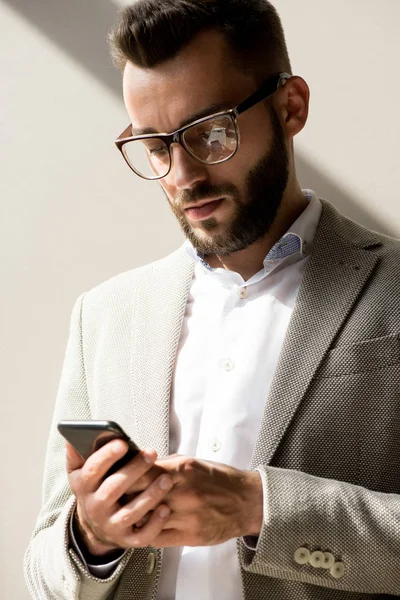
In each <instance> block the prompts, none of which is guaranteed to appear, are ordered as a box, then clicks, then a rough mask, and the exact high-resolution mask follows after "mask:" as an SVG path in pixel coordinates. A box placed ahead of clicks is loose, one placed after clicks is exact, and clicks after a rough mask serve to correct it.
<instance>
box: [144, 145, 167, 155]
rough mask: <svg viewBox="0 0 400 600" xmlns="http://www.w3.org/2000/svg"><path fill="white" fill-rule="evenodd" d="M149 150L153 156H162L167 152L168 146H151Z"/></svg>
mask: <svg viewBox="0 0 400 600" xmlns="http://www.w3.org/2000/svg"><path fill="white" fill-rule="evenodd" d="M148 150H149V152H150V154H151V155H152V156H162V155H163V154H166V152H167V148H166V147H165V146H160V147H159V148H149V149H148Z"/></svg>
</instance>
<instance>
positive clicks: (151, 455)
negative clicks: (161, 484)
mask: <svg viewBox="0 0 400 600" xmlns="http://www.w3.org/2000/svg"><path fill="white" fill-rule="evenodd" d="M156 458H157V453H156V452H155V450H144V451H143V450H142V451H141V452H140V453H139V454H138V455H137V456H135V458H133V459H132V460H131V461H130V462H129V463H128V464H127V465H125V466H124V467H122V468H121V469H119V470H118V471H116V473H113V474H112V475H110V476H109V477H107V478H106V479H105V480H104V481H103V482H102V484H101V485H100V487H99V489H98V496H99V499H100V500H101V501H103V502H106V503H107V504H109V505H111V504H115V503H117V502H118V501H119V500H120V499H121V498H122V497H123V498H124V500H123V502H122V504H123V505H124V506H125V505H127V504H129V502H128V500H129V496H132V494H130V490H131V488H132V487H133V486H134V482H135V481H136V480H138V479H141V478H143V476H144V474H145V473H147V472H148V471H149V470H150V469H151V468H152V465H153V463H154V461H155V460H156ZM158 472H159V470H157V471H156V472H155V474H153V476H152V477H149V481H150V485H151V483H152V482H153V480H154V479H155V477H156V476H157V473H158ZM147 487H149V486H147ZM146 489H147V488H146ZM140 491H143V490H140ZM128 492H129V493H128ZM136 497H137V494H135V498H136Z"/></svg>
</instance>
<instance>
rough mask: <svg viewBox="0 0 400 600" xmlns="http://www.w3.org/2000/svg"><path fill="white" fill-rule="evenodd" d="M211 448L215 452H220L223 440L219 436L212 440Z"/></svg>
mask: <svg viewBox="0 0 400 600" xmlns="http://www.w3.org/2000/svg"><path fill="white" fill-rule="evenodd" d="M210 448H211V450H212V451H213V452H218V450H219V449H220V448H221V442H220V441H219V440H218V439H217V438H214V439H212V440H210Z"/></svg>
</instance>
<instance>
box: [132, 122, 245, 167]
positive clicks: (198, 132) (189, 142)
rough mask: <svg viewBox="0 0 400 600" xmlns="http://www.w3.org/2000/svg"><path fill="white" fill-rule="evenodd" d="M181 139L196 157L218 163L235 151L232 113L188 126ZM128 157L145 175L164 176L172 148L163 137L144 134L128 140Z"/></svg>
mask: <svg viewBox="0 0 400 600" xmlns="http://www.w3.org/2000/svg"><path fill="white" fill-rule="evenodd" d="M182 143H183V145H184V147H185V148H186V150H187V151H188V152H189V154H191V155H192V156H193V157H194V158H196V159H198V160H199V161H201V162H203V163H207V164H217V163H219V162H223V161H225V160H227V159H228V158H230V157H231V156H232V155H233V154H234V153H235V151H236V149H237V145H238V138H237V133H236V128H235V124H234V122H233V119H232V118H231V117H230V116H229V115H222V116H219V117H213V118H211V119H208V120H206V121H202V122H201V123H198V124H197V125H193V126H192V127H189V128H188V129H186V130H185V132H184V134H183V136H182ZM123 152H124V156H125V158H126V159H127V160H128V162H129V164H130V165H131V167H132V168H133V169H134V171H136V172H137V173H139V174H140V175H141V176H142V177H145V178H146V179H156V178H158V177H164V176H165V175H166V174H167V173H168V171H169V169H170V160H171V157H170V152H169V150H168V146H167V144H166V143H165V141H164V140H163V139H162V138H156V137H154V138H153V137H151V138H144V139H140V140H132V141H130V142H126V143H125V144H124V146H123Z"/></svg>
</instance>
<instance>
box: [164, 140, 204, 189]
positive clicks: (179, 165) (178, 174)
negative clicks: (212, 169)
mask: <svg viewBox="0 0 400 600" xmlns="http://www.w3.org/2000/svg"><path fill="white" fill-rule="evenodd" d="M171 159H172V167H171V171H170V173H169V174H168V175H167V177H166V178H165V179H166V182H167V184H168V185H172V186H173V187H175V188H176V189H178V190H185V189H190V188H192V187H194V186H195V185H196V184H197V183H199V182H202V181H205V180H206V179H207V178H208V172H207V167H206V165H203V164H202V163H200V162H199V161H197V160H196V159H195V158H192V157H191V156H190V154H188V153H187V152H186V150H185V149H184V148H183V147H182V146H181V145H180V144H175V143H174V144H172V145H171Z"/></svg>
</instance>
